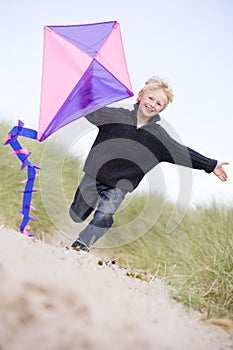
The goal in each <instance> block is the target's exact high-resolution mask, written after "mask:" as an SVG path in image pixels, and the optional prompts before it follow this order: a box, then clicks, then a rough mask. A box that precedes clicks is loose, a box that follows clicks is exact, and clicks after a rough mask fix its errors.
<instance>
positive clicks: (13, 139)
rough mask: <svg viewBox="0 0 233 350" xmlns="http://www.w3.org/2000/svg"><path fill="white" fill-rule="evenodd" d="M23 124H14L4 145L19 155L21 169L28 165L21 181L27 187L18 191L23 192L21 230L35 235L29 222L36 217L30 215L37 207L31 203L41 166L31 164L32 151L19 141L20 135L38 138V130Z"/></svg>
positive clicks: (29, 234) (20, 122)
mask: <svg viewBox="0 0 233 350" xmlns="http://www.w3.org/2000/svg"><path fill="white" fill-rule="evenodd" d="M23 126H24V123H23V122H22V121H20V120H19V121H18V126H14V127H13V128H12V130H11V131H10V132H9V133H8V135H7V138H6V141H5V143H4V145H8V144H9V145H10V146H11V147H12V149H13V152H11V153H10V155H12V156H17V157H18V159H19V160H20V161H21V162H22V166H21V168H20V170H23V169H24V168H26V167H27V179H26V180H23V181H21V183H23V184H25V188H24V190H19V191H18V192H20V193H23V201H22V209H21V210H20V211H19V213H20V214H22V215H23V219H22V222H21V225H20V232H21V233H23V234H25V235H27V236H29V237H31V236H34V234H33V233H32V232H30V225H28V222H29V220H35V218H34V217H33V216H32V215H30V211H31V210H35V209H36V208H35V207H33V206H32V205H31V201H32V193H33V192H37V190H35V189H33V186H34V182H35V178H36V176H37V175H38V174H37V173H36V170H40V169H41V168H40V167H39V166H38V165H33V164H31V162H30V161H29V159H28V158H29V156H30V155H31V152H28V150H27V149H25V148H22V146H21V145H20V143H19V141H18V136H24V137H27V138H31V139H35V140H37V132H36V131H35V130H32V129H28V128H24V127H23ZM28 231H29V232H28Z"/></svg>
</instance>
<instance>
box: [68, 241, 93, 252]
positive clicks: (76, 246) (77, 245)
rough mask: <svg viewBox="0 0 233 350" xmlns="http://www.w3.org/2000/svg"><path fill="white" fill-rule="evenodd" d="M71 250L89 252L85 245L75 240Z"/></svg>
mask: <svg viewBox="0 0 233 350" xmlns="http://www.w3.org/2000/svg"><path fill="white" fill-rule="evenodd" d="M71 248H73V249H75V250H83V251H85V252H89V247H88V246H87V245H86V244H85V243H83V242H81V241H80V240H79V239H76V241H74V242H73V243H72V245H71Z"/></svg>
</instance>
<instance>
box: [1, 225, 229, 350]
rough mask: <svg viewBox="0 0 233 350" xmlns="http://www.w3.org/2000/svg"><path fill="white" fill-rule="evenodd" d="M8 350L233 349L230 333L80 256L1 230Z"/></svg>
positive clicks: (152, 287)
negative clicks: (232, 347)
mask: <svg viewBox="0 0 233 350" xmlns="http://www.w3.org/2000/svg"><path fill="white" fill-rule="evenodd" d="M0 281H1V285H0V350H79V349H87V350H100V349H101V350H109V349H111V350H126V349H127V350H131V349H133V350H139V349H140V350H141V349H143V350H150V349H151V350H152V349H153V350H157V349H158V350H183V349H184V350H186V349H188V350H206V349H211V350H228V349H231V339H230V334H229V333H228V332H226V331H224V330H222V329H221V328H219V327H216V326H213V325H208V324H206V323H204V322H202V321H200V315H199V314H197V313H194V312H191V311H187V310H186V309H185V308H184V307H183V306H182V305H181V304H179V303H177V302H176V301H174V300H173V299H171V298H170V297H169V295H168V292H167V289H166V286H165V285H164V284H163V282H161V281H158V280H154V281H152V282H151V283H148V282H145V281H141V280H138V279H132V278H130V277H128V276H126V271H125V270H124V269H119V268H118V267H117V266H116V265H111V266H107V265H106V264H104V265H103V266H100V265H98V258H97V257H96V256H94V255H93V254H90V253H83V252H75V251H73V250H70V249H66V248H65V247H56V246H51V245H48V244H45V243H43V242H40V241H37V240H35V239H31V238H28V237H25V236H23V235H21V234H19V233H17V232H14V231H11V230H7V229H5V228H2V229H0Z"/></svg>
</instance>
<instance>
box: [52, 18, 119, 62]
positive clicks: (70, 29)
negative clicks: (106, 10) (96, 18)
mask: <svg viewBox="0 0 233 350" xmlns="http://www.w3.org/2000/svg"><path fill="white" fill-rule="evenodd" d="M116 23H117V22H116V21H112V22H104V23H93V24H82V25H71V26H48V28H50V29H52V30H54V31H55V32H56V33H58V34H60V35H61V36H63V37H64V38H65V39H67V40H68V41H69V42H71V43H72V44H74V45H75V46H77V47H79V48H80V49H81V50H83V51H84V52H86V53H87V54H88V55H90V56H91V57H95V55H96V54H97V52H98V51H99V50H100V48H101V47H102V45H103V43H104V42H105V40H106V39H107V38H108V36H109V34H110V33H111V31H112V29H113V27H114V25H115V24H116Z"/></svg>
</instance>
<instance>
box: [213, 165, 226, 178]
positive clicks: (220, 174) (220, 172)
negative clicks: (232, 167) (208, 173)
mask: <svg viewBox="0 0 233 350" xmlns="http://www.w3.org/2000/svg"><path fill="white" fill-rule="evenodd" d="M228 164H229V162H218V163H217V165H216V167H215V168H214V170H213V173H214V175H216V176H217V177H218V178H219V180H221V181H227V173H226V171H225V169H224V168H223V165H228Z"/></svg>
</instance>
